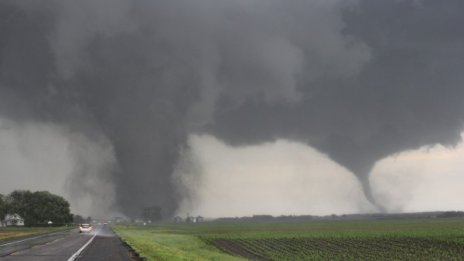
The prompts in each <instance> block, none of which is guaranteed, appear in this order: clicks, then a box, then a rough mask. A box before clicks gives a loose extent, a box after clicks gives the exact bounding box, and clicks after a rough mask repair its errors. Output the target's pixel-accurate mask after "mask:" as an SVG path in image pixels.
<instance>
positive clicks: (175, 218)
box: [172, 216, 184, 223]
mask: <svg viewBox="0 0 464 261" xmlns="http://www.w3.org/2000/svg"><path fill="white" fill-rule="evenodd" d="M172 221H173V222H174V223H182V221H184V219H183V218H182V217H180V216H175V217H174V218H173V219H172Z"/></svg>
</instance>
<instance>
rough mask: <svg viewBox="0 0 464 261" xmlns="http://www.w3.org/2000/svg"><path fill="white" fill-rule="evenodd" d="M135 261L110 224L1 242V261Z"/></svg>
mask: <svg viewBox="0 0 464 261" xmlns="http://www.w3.org/2000/svg"><path fill="white" fill-rule="evenodd" d="M10 260H11V261H29V260H34V261H36V260H37V261H73V260H77V261H90V260H91V261H99V260H101V261H106V260H108V261H109V260H111V261H113V260H114V261H133V260H136V259H134V258H132V256H131V253H130V252H129V250H128V248H127V247H126V246H125V245H124V244H123V243H122V242H121V240H120V239H119V238H118V237H117V236H116V235H115V234H114V233H113V232H112V231H111V229H110V227H109V226H107V225H97V226H95V228H94V229H93V231H92V232H90V233H79V231H78V229H73V230H71V231H65V232H59V233H53V234H48V235H44V236H37V237H31V238H28V239H22V240H18V241H13V242H9V243H6V244H1V245H0V261H10Z"/></svg>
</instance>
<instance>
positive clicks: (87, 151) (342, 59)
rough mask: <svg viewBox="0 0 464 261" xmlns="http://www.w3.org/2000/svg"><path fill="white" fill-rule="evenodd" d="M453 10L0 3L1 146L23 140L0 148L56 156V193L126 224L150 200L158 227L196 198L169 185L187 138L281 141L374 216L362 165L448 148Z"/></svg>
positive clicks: (451, 140) (457, 42) (457, 81)
mask: <svg viewBox="0 0 464 261" xmlns="http://www.w3.org/2000/svg"><path fill="white" fill-rule="evenodd" d="M463 9H464V4H463V3H461V2H460V1H446V2H445V1H440V2H437V1H431V0H423V1H412V0H411V1H408V0H402V1H367V0H364V1H362V0H359V1H350V0H347V1H343V0H331V1H316V0H314V1H304V0H292V1H277V0H257V1H244V0H230V1H213V0H197V1H185V0H174V1H172V0H171V1H166V0H144V1H132V0H111V1H110V0H92V1H91V0H85V1H58V0H48V1H41V2H40V3H38V2H31V1H25V0H23V1H21V0H20V1H17V0H16V1H13V0H11V1H8V0H7V1H2V3H0V17H1V19H0V35H1V37H0V116H1V119H2V122H9V125H10V127H3V126H2V135H11V133H10V132H8V131H7V130H5V129H8V128H10V129H11V128H13V129H17V128H19V129H21V130H22V131H23V132H25V133H28V134H27V135H30V136H31V137H30V139H31V140H33V142H32V141H29V142H28V141H24V140H23V139H22V138H17V139H16V140H15V142H16V145H15V146H18V147H23V148H24V149H23V150H18V151H17V152H12V151H13V150H8V149H7V147H5V146H6V145H3V146H2V147H1V150H2V153H7V152H8V153H10V156H11V157H16V158H17V159H18V162H24V161H29V162H34V161H33V160H35V159H30V157H28V156H27V153H28V152H27V151H34V150H35V149H33V148H32V147H31V146H51V147H52V148H54V149H56V150H60V149H64V148H67V149H68V151H69V153H68V154H60V155H66V156H63V157H55V158H53V157H50V158H49V159H47V160H52V159H56V161H59V160H62V162H63V163H59V164H61V165H62V169H60V172H63V173H69V174H63V176H65V178H64V179H63V183H64V184H65V186H67V188H69V189H66V190H65V191H67V193H69V194H70V195H73V196H69V197H72V198H79V197H85V196H87V195H91V196H92V197H95V198H98V197H99V195H101V194H103V195H107V198H108V200H107V203H105V204H103V203H101V204H100V205H105V206H107V207H108V208H114V209H118V210H119V211H121V212H122V213H124V214H126V215H128V216H134V215H137V214H138V213H139V212H140V209H141V208H143V207H146V206H152V205H159V206H161V207H162V208H163V210H164V211H165V215H166V216H169V215H170V214H172V213H174V212H175V211H176V209H178V207H179V204H185V202H189V198H190V197H192V196H193V195H196V194H195V193H197V192H201V191H197V190H200V189H201V187H198V188H197V187H189V188H184V187H183V186H184V185H185V184H183V185H178V184H177V183H176V181H177V180H178V179H177V177H178V176H177V174H176V173H178V170H179V164H184V163H185V162H188V160H185V159H184V158H183V157H187V156H186V155H188V154H189V153H187V152H188V151H190V150H192V151H194V150H195V148H190V146H191V144H190V143H189V137H191V136H192V135H211V136H212V137H215V139H218V140H219V141H220V143H221V142H222V143H224V144H225V146H229V147H231V148H240V147H244V146H245V147H247V146H248V147H250V146H260V145H262V144H265V143H269V142H274V141H278V140H286V141H289V142H290V143H292V142H294V143H297V144H300V145H301V146H306V147H307V146H309V147H310V148H311V150H312V149H315V150H317V151H319V152H320V153H322V154H323V155H327V160H331V161H333V162H334V164H338V165H339V166H340V168H344V169H346V171H347V172H349V173H352V174H353V175H355V177H357V179H358V180H357V181H354V183H353V184H357V185H354V186H355V187H356V186H359V188H360V189H359V191H362V192H363V194H364V196H365V197H366V198H367V199H368V201H370V203H369V202H367V201H366V203H365V206H364V207H359V208H357V210H359V211H366V209H369V206H370V207H372V208H373V209H377V210H389V209H392V208H391V207H390V206H389V205H388V204H389V203H388V202H389V201H388V200H384V201H383V200H382V199H384V198H385V197H383V196H378V195H377V196H376V193H377V192H376V191H372V190H371V184H370V182H369V175H370V174H371V172H372V169H373V167H374V165H375V164H376V162H378V161H379V160H382V159H384V158H386V157H389V156H391V155H395V154H398V153H401V152H403V151H407V150H414V149H419V148H421V147H423V146H427V145H435V144H442V145H444V146H455V145H456V144H458V142H459V141H460V139H461V136H460V133H461V131H462V129H463V128H462V120H463V117H464V113H463V112H464V102H462V98H463V97H464V95H463V94H464V93H463V92H464V89H463V88H462V87H461V84H462V83H463V80H464V79H463V77H464V76H463V74H462V73H461V72H460V68H462V66H463V63H464V59H463V58H464V48H463V47H462V46H464V45H463V42H464V32H463V31H462V30H461V29H460V27H459V25H460V24H462V22H463V21H462V20H463V19H464V18H463V17H462V16H461V13H462V12H463V11H464V10H463ZM4 125H5V124H4ZM19 129H18V130H19ZM55 133H59V135H58V134H57V135H55ZM7 137H10V136H7ZM43 137H49V138H50V141H49V142H47V144H41V143H40V142H35V141H34V140H38V139H41V138H43ZM52 137H53V138H52ZM77 137H79V138H77ZM11 139H12V138H8V139H7V140H10V141H11ZM32 144H33V145H32ZM50 144H51V145H50ZM64 144H67V145H64ZM38 150H41V149H38ZM43 150H44V151H45V150H47V148H43ZM5 151H6V152H5ZM89 155H94V156H93V157H90V156H89ZM250 157H251V156H250ZM39 162H43V161H41V160H39ZM30 164H32V163H30ZM192 164H193V166H192V168H195V167H196V164H198V163H195V164H194V163H192ZM249 164H251V165H252V163H249ZM262 164H265V163H262ZM26 165H27V164H26ZM48 165H52V164H48ZM200 167H201V166H200ZM203 167H206V166H203ZM200 169H201V168H200ZM53 171H55V170H53V168H52V167H50V172H53ZM2 172H3V171H2ZM31 172H33V171H31ZM44 172H47V171H44ZM4 173H6V172H4ZM308 173H311V171H308ZM230 175H233V173H231V174H230ZM250 175H253V174H252V173H250ZM308 175H309V174H308ZM320 175H323V174H320ZM437 175H438V174H437ZM183 177H185V175H183ZM325 177H326V176H325ZM325 177H324V178H325ZM27 178H34V176H32V174H31V176H29V177H27ZM262 178H263V179H266V176H263V177H262ZM371 178H372V177H371ZM22 179H24V180H25V179H26V178H24V177H22V176H21V177H18V180H20V181H19V182H18V181H15V182H17V183H11V184H21V180H22ZM333 179H337V176H334V177H333ZM252 180H255V178H254V177H250V182H251V181H252ZM253 182H254V181H253ZM263 182H264V183H265V180H263ZM357 182H358V183H357ZM102 184H103V185H102ZM195 184H197V183H195V182H192V183H191V184H190V185H189V186H195ZM53 186H54V187H55V188H56V186H59V185H58V184H57V185H53ZM374 187H375V186H374ZM11 189H13V188H11ZM263 189H264V190H265V189H266V188H263ZM83 191H86V193H83ZM196 191H197V192H196ZM192 193H193V194H192ZM308 194H310V192H309V191H308ZM377 194H378V193H377ZM284 196H285V193H284V192H282V197H284ZM313 197H316V198H317V195H316V196H313ZM319 197H320V198H321V202H323V201H324V200H325V198H324V196H322V195H320V196H319ZM99 198H101V197H99ZM399 200H400V201H401V199H399ZM364 201H365V199H360V201H359V202H361V203H362V202H364ZM190 202H192V201H190ZM97 205H98V204H97ZM332 210H333V212H336V211H337V209H336V208H334V209H332ZM353 211H356V208H355V209H354V210H353ZM283 214H285V213H283Z"/></svg>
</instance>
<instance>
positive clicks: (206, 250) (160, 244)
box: [113, 225, 245, 261]
mask: <svg viewBox="0 0 464 261" xmlns="http://www.w3.org/2000/svg"><path fill="white" fill-rule="evenodd" d="M113 230H114V231H115V232H116V234H118V235H119V236H120V237H121V238H122V240H124V241H125V242H126V243H128V244H129V245H130V246H131V247H132V248H133V249H134V250H135V251H137V252H138V253H139V254H140V256H141V257H143V258H146V259H147V260H173V261H180V260H195V261H202V260H218V261H219V260H221V261H222V260H224V261H240V260H245V259H242V258H238V257H234V256H230V255H227V254H224V253H222V252H220V251H219V250H218V249H217V248H216V247H214V246H211V245H209V244H207V243H205V242H204V241H203V240H201V239H200V238H198V237H197V236H195V235H193V234H188V233H186V234H182V233H181V234H179V233H172V231H169V230H163V229H157V228H154V227H151V228H147V227H140V226H122V225H118V226H113Z"/></svg>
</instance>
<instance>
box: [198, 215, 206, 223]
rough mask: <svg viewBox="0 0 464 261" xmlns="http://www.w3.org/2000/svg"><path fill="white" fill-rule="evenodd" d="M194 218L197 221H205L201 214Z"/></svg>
mask: <svg viewBox="0 0 464 261" xmlns="http://www.w3.org/2000/svg"><path fill="white" fill-rule="evenodd" d="M196 220H197V223H201V222H205V219H204V218H203V217H202V216H198V217H197V218H196Z"/></svg>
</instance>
